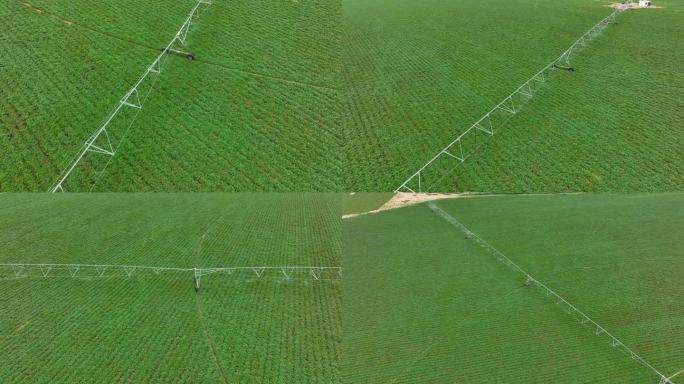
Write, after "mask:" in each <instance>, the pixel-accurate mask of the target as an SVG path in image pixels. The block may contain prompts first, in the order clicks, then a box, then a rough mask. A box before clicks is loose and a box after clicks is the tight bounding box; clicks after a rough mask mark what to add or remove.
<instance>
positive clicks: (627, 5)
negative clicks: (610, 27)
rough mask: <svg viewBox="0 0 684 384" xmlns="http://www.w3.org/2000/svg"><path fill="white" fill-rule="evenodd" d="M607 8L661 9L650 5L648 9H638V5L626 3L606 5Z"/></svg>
mask: <svg viewBox="0 0 684 384" xmlns="http://www.w3.org/2000/svg"><path fill="white" fill-rule="evenodd" d="M607 7H611V8H615V9H648V8H662V7H658V6H656V5H651V6H649V7H640V6H639V3H627V4H622V3H611V4H609V5H607Z"/></svg>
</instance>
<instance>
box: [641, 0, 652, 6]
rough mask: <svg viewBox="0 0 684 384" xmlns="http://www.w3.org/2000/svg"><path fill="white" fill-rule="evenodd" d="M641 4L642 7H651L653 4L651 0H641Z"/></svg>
mask: <svg viewBox="0 0 684 384" xmlns="http://www.w3.org/2000/svg"><path fill="white" fill-rule="evenodd" d="M639 6H640V7H650V6H651V0H639Z"/></svg>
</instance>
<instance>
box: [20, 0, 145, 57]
mask: <svg viewBox="0 0 684 384" xmlns="http://www.w3.org/2000/svg"><path fill="white" fill-rule="evenodd" d="M20 3H21V4H22V5H23V6H25V7H27V8H28V9H30V10H33V11H34V12H36V13H38V14H43V13H44V14H46V15H47V16H50V17H52V18H54V19H57V20H59V21H61V22H63V23H64V24H66V25H69V26H71V25H75V26H77V27H80V28H83V29H86V30H88V31H91V32H95V33H98V34H101V35H104V36H107V37H111V38H112V39H115V40H119V41H122V42H125V43H129V44H132V45H135V46H138V47H142V48H149V49H153V50H155V51H158V50H159V49H158V48H154V47H151V46H149V45H146V44H142V43H139V42H137V41H133V40H130V39H126V38H124V37H120V36H117V35H115V34H113V33H109V32H105V31H102V30H100V29H97V28H95V27H91V26H90V25H86V24H83V23H80V22H76V21H74V20H69V19H67V18H66V17H64V16H62V15H60V14H57V13H54V12H52V11H48V10H47V9H45V8H40V7H36V6H34V5H32V4H31V3H29V2H28V1H20Z"/></svg>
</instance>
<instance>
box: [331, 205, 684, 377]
mask: <svg viewBox="0 0 684 384" xmlns="http://www.w3.org/2000/svg"><path fill="white" fill-rule="evenodd" d="M436 205H437V206H438V207H440V208H441V209H443V210H444V211H446V212H447V213H448V214H449V215H451V216H452V217H454V218H456V220H458V221H460V222H461V223H462V224H463V225H465V226H466V227H467V228H469V229H470V230H471V231H473V232H474V233H475V234H477V235H478V236H480V237H481V238H482V239H484V240H485V241H487V242H489V243H490V244H491V245H493V246H494V247H496V248H497V249H498V250H499V251H501V252H503V253H504V254H505V255H506V256H507V257H509V258H510V259H511V260H512V261H513V262H515V263H517V264H518V265H519V266H520V267H521V268H522V269H524V270H525V271H527V273H529V274H531V275H532V276H534V278H536V279H537V280H539V281H541V282H543V283H544V284H546V285H547V286H548V287H550V288H551V289H553V290H554V291H555V292H557V293H558V294H560V295H561V296H563V297H564V298H565V299H566V300H568V301H569V302H570V303H572V304H574V305H575V306H576V307H577V308H578V309H579V310H581V311H583V312H584V313H586V314H587V315H588V316H589V317H591V318H592V319H593V320H594V321H596V322H597V323H598V324H600V325H601V326H602V327H604V328H605V330H607V331H608V332H610V333H611V334H613V335H614V336H615V337H617V338H618V339H619V340H620V341H622V342H623V343H624V344H625V345H626V346H627V347H629V348H631V349H632V350H633V351H635V352H636V353H637V354H638V355H639V356H641V357H642V358H644V359H645V360H646V361H647V362H648V363H650V364H651V365H652V366H654V367H655V368H656V369H657V370H659V372H661V373H662V374H664V375H668V376H669V375H673V374H675V373H676V372H678V371H680V370H681V369H683V368H684V363H682V361H683V360H682V359H683V358H684V349H682V343H681V339H682V337H684V320H683V319H684V306H683V305H682V303H681V302H678V298H680V297H682V295H683V294H684V291H682V285H681V276H682V273H684V259H682V257H681V254H682V252H683V251H684V248H683V246H682V242H681V241H680V240H679V236H678V233H679V232H681V231H682V230H683V229H684V228H683V227H682V223H684V210H682V209H680V208H679V207H682V206H684V195H682V194H681V193H680V194H634V195H629V194H627V195H607V194H596V195H592V194H581V195H549V196H543V195H537V196H534V195H532V196H524V195H523V196H485V197H471V198H462V199H453V200H442V201H437V202H436ZM343 239H344V244H343V249H344V268H345V284H344V286H343V294H342V297H343V308H344V309H343V312H342V313H343V324H344V335H345V336H344V339H343V342H342V347H341V350H342V358H341V362H342V364H341V375H342V377H343V380H345V381H347V382H354V383H427V382H430V383H436V382H459V383H481V382H505V383H512V384H515V383H548V382H554V383H588V382H591V383H616V382H619V383H635V384H636V383H649V382H652V383H657V382H658V380H659V378H658V376H657V374H655V373H654V372H653V371H651V370H649V369H648V368H646V367H644V366H642V365H640V364H638V363H637V362H636V361H635V360H632V359H631V358H630V355H628V354H625V353H623V352H622V350H621V349H620V348H616V347H613V346H611V343H610V341H609V339H607V338H606V337H605V335H599V336H597V335H595V334H594V332H595V329H594V328H592V327H590V326H588V325H582V324H581V323H580V322H579V321H578V320H577V315H576V313H570V314H568V313H566V312H565V309H566V307H563V306H562V305H558V304H556V302H555V301H554V300H553V297H552V296H551V297H547V295H545V292H544V291H543V290H540V289H538V287H537V286H535V285H531V286H528V285H526V284H525V282H526V280H525V277H524V276H523V275H521V274H519V273H516V272H514V270H513V269H511V268H509V267H508V266H506V265H505V264H504V263H502V262H499V261H498V260H497V258H496V257H495V256H494V255H493V254H491V253H489V252H488V251H487V250H486V249H485V248H484V247H482V246H480V245H479V244H478V243H477V242H476V241H474V238H473V237H469V236H466V235H465V233H464V232H463V231H461V230H460V229H459V228H458V227H456V226H454V225H452V224H451V223H449V222H448V221H446V220H445V219H443V218H442V217H441V216H439V215H437V214H436V213H434V212H433V210H431V209H429V207H428V206H427V205H426V204H420V205H416V206H411V207H407V208H401V209H395V210H390V211H386V212H382V213H377V214H372V215H365V216H360V217H355V218H351V219H346V220H345V221H344V223H343ZM672 380H673V382H675V383H678V382H679V381H678V379H677V378H673V379H672Z"/></svg>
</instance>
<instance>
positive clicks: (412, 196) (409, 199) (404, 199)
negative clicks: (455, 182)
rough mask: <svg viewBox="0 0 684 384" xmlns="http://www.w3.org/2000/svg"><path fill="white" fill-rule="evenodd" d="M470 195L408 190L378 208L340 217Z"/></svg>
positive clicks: (345, 217) (344, 216) (346, 217)
mask: <svg viewBox="0 0 684 384" xmlns="http://www.w3.org/2000/svg"><path fill="white" fill-rule="evenodd" d="M468 195H470V194H469V193H410V192H398V193H396V194H394V196H392V198H391V199H389V201H387V202H386V203H385V204H383V205H382V207H380V208H378V209H374V210H372V211H368V212H361V213H350V214H348V215H342V219H349V218H351V217H356V216H361V215H367V214H369V213H378V212H382V211H387V210H390V209H396V208H402V207H407V206H409V205H415V204H420V203H423V202H426V201H430V200H437V199H454V198H458V197H464V196H468Z"/></svg>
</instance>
